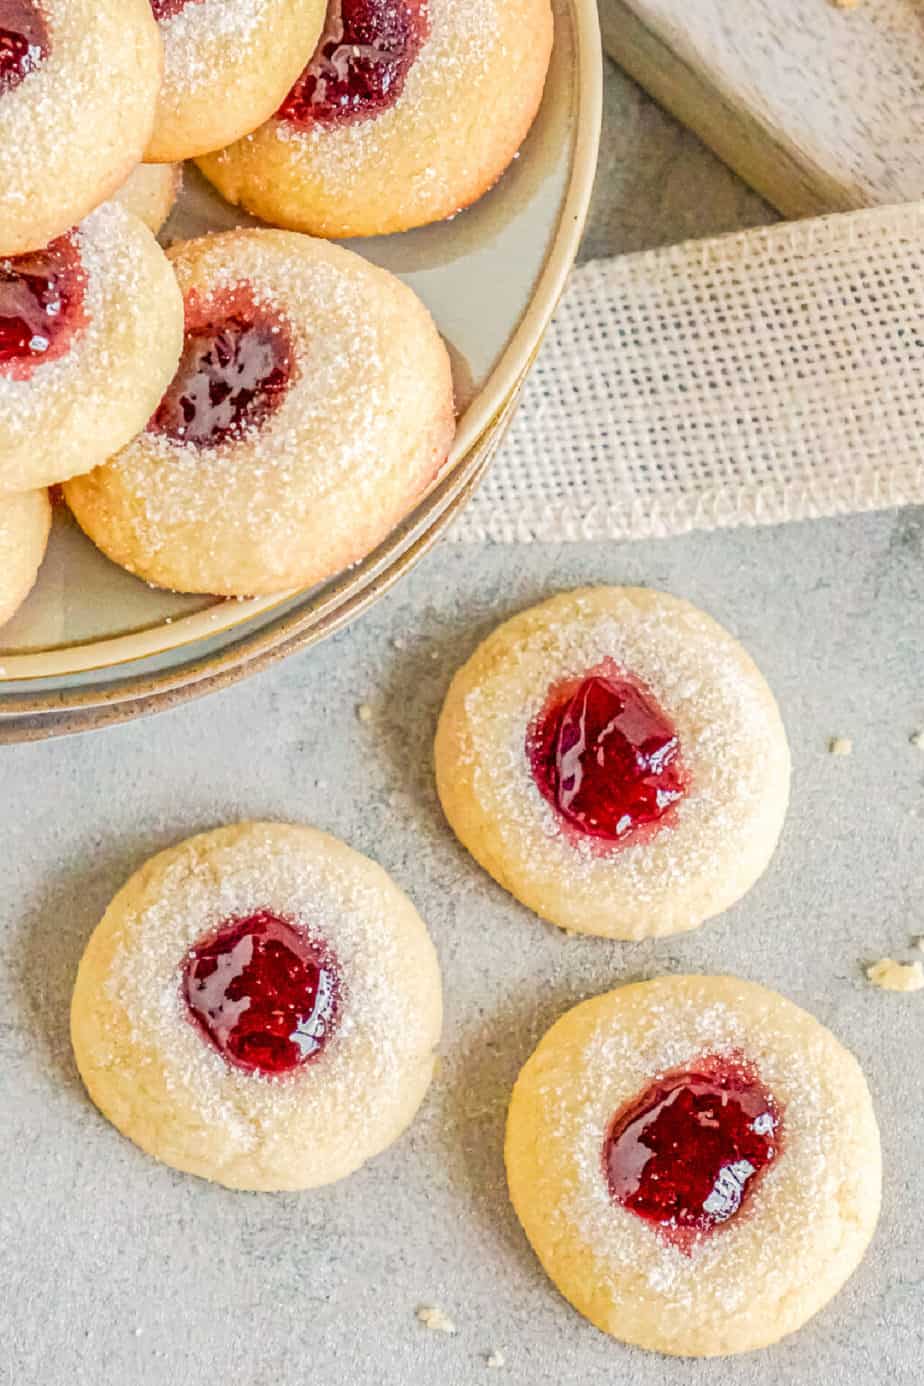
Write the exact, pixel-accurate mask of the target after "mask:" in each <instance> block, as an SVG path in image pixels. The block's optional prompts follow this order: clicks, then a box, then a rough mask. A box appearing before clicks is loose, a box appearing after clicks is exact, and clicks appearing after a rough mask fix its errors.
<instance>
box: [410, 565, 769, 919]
mask: <svg viewBox="0 0 924 1386" xmlns="http://www.w3.org/2000/svg"><path fill="white" fill-rule="evenodd" d="M605 660H613V661H615V663H616V665H618V666H619V667H621V668H622V669H624V670H625V671H626V672H627V673H629V674H630V675H635V677H636V678H638V679H640V680H641V681H642V683H643V684H644V685H645V686H646V687H647V688H649V689H650V690H651V692H652V693H653V695H654V697H655V700H656V702H657V703H658V705H659V706H660V707H661V708H663V710H664V712H665V713H666V715H667V716H668V717H669V719H670V720H671V721H672V722H673V724H674V726H675V727H676V729H677V733H678V735H679V738H680V748H681V755H682V756H683V759H684V763H685V765H686V768H687V771H688V772H689V779H690V787H689V789H688V790H687V792H686V794H685V795H684V796H683V798H682V799H681V800H680V802H679V803H678V804H677V805H676V808H675V810H674V811H673V818H672V821H671V822H670V823H667V822H665V823H664V824H663V825H661V826H659V827H658V829H657V831H655V832H654V833H653V834H652V835H651V836H650V837H649V838H647V840H644V841H638V842H631V841H630V842H628V843H627V844H625V845H624V846H617V847H615V848H613V849H611V850H601V847H600V844H599V843H598V842H596V841H595V840H593V839H590V838H587V837H584V838H582V837H580V836H578V835H577V834H576V833H574V832H566V831H565V830H564V829H563V825H562V822H561V819H560V817H559V816H558V814H557V813H556V812H555V810H554V809H553V807H552V806H551V805H550V804H549V803H548V802H547V800H546V799H545V798H544V796H543V795H542V793H541V792H540V790H539V788H538V786H537V784H536V782H535V779H534V777H533V774H532V769H531V766H530V763H529V758H528V755H527V753H526V740H527V733H528V730H529V728H530V726H531V725H532V723H533V722H534V720H535V719H536V717H537V716H538V715H539V713H540V712H541V710H542V708H543V706H544V703H545V700H546V698H547V696H548V692H549V689H550V688H551V687H552V686H553V685H555V684H557V683H559V682H561V681H563V680H566V679H572V678H579V677H581V676H583V675H584V674H586V673H587V672H588V670H591V669H593V668H595V667H597V666H599V665H600V664H601V663H602V662H603V661H605ZM436 765H437V781H438V787H439V792H440V797H441V799H442V802H443V807H444V809H445V811H446V814H447V817H448V818H449V821H450V823H451V824H452V826H453V828H454V829H455V831H456V833H457V834H458V836H459V837H460V838H461V840H462V841H463V843H464V844H465V845H466V846H467V847H468V848H469V850H470V851H471V852H472V853H473V855H474V856H475V857H476V858H477V859H478V860H479V861H480V862H481V863H482V865H483V866H485V867H486V869H487V870H488V871H490V872H491V874H492V875H494V877H495V878H496V879H497V880H499V881H500V882H501V884H502V885H505V886H506V887H507V888H508V889H509V890H511V891H512V892H513V894H515V895H516V896H517V897H518V898H519V899H521V900H522V901H523V902H524V903H525V904H527V905H529V906H530V907H531V908H532V909H534V910H536V912H537V913H539V914H541V915H542V916H543V917H544V918H547V919H550V920H551V921H552V922H553V923H556V924H559V925H561V926H562V927H564V928H569V929H574V930H577V931H578V932H581V933H597V934H604V935H607V936H610V937H617V938H641V937H648V936H652V935H661V934H669V933H674V932H677V931H680V930H684V929H690V928H694V927H695V926H696V925H698V924H700V923H702V921H703V920H704V919H706V918H709V917H710V916H711V915H713V914H715V913H717V912H719V911H720V910H722V909H725V908H727V907H728V906H729V905H730V904H731V903H733V902H734V901H735V900H737V899H738V898H739V896H740V895H742V894H743V893H744V891H745V890H747V889H748V888H749V887H750V885H751V884H753V882H754V880H756V879H757V877H758V876H759V875H760V874H761V872H762V871H763V869H764V868H765V866H766V864H767V862H768V860H769V858H770V856H771V855H772V852H773V850H774V847H775V845H776V841H777V838H778V836H779V833H780V830H781V828H782V824H783V820H784V817H785V811H786V805H787V801H788V792H789V751H788V746H787V743H786V736H785V731H784V729H783V725H782V722H781V720H780V716H779V711H778V709H777V707H776V704H775V702H774V699H773V696H772V694H771V692H770V690H769V688H768V687H767V685H766V683H765V681H764V679H763V678H762V676H761V674H760V672H759V670H758V669H757V668H756V666H755V665H754V663H753V661H752V660H751V659H750V658H749V656H748V655H747V654H746V653H745V651H744V650H743V649H742V648H741V646H740V645H739V644H738V643H737V641H735V640H734V639H733V638H732V637H731V636H730V635H729V634H728V632H727V631H725V630H723V629H722V627H721V626H719V625H718V624H717V623H716V622H715V621H713V620H712V618H711V617H709V616H707V615H706V614H705V613H704V612H702V611H698V610H697V609H696V608H695V607H693V606H690V605H689V604H688V603H686V602H683V601H681V600H679V599H678V598H675V597H671V596H668V595H667V594H664V593H658V592H649V591H646V590H644V589H641V588H588V589H583V590H579V591H576V592H571V593H565V594H563V595H561V596H559V597H553V598H552V599H551V600H550V601H548V602H545V603H543V604H542V605H540V606H538V607H535V608H533V609H532V610H530V611H527V612H524V613H522V614H521V615H520V616H516V617H514V618H513V620H511V621H508V622H507V623H505V624H504V625H503V626H501V627H499V629H498V630H496V631H495V632H494V634H493V635H491V636H490V637H489V638H488V640H487V641H485V642H484V644H483V645H482V646H481V647H480V648H479V649H478V650H477V651H476V652H475V654H474V655H473V657H472V659H471V660H470V661H469V662H468V664H466V665H465V666H464V667H463V669H462V670H460V671H459V673H458V674H457V675H456V678H455V680H454V681H453V684H452V687H451V688H450V691H449V694H448V696H447V699H446V703H445V706H444V709H443V714H442V717H441V720H440V726H439V731H438V734H437V743H436Z"/></svg>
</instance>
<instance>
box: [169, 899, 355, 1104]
mask: <svg viewBox="0 0 924 1386" xmlns="http://www.w3.org/2000/svg"><path fill="white" fill-rule="evenodd" d="M182 987H183V998H184V1000H185V1002H186V1005H187V1008H188V1010H189V1014H190V1017H191V1018H192V1020H193V1021H194V1022H195V1024H196V1025H198V1027H199V1029H200V1030H201V1031H202V1033H203V1034H204V1035H206V1036H207V1037H208V1039H209V1040H211V1042H212V1044H213V1045H214V1046H215V1048H216V1049H217V1050H218V1052H219V1054H221V1055H222V1056H223V1057H224V1058H225V1059H226V1060H227V1061H228V1063H229V1064H232V1065H233V1066H234V1067H235V1068H240V1069H244V1070H245V1072H247V1073H260V1074H262V1075H263V1076H264V1077H267V1078H272V1077H277V1076H279V1075H281V1074H285V1073H291V1072H292V1070H293V1069H296V1068H301V1066H302V1065H303V1064H306V1063H308V1062H309V1060H311V1059H313V1058H316V1057H317V1055H318V1054H320V1052H321V1050H322V1049H323V1047H324V1045H325V1044H326V1042H327V1040H328V1039H330V1036H331V1034H332V1032H333V1030H334V1027H335V1025H336V1022H337V1008H338V981H337V969H336V966H335V964H334V961H333V959H332V958H331V956H330V954H329V952H328V950H327V949H326V948H325V947H324V946H323V945H322V944H319V943H317V942H316V941H315V940H314V939H311V938H309V936H308V935H307V934H306V933H305V932H304V931H303V930H301V929H297V928H295V926H294V925H292V924H290V923H288V922H287V921H286V920H285V919H280V918H279V917H278V916H277V915H275V914H272V913H271V912H270V911H269V910H261V911H260V912H259V913H257V914H252V915H249V916H248V917H247V918H246V919H231V920H229V921H228V922H227V923H226V924H222V925H221V927H220V928H219V929H217V930H216V931H215V932H214V933H212V934H209V935H207V937H205V938H203V939H200V940H199V942H198V943H197V944H196V945H195V947H194V948H191V949H190V951H189V952H188V953H187V955H186V959H185V961H184V964H183V981H182Z"/></svg>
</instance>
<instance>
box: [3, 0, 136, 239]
mask: <svg viewBox="0 0 924 1386" xmlns="http://www.w3.org/2000/svg"><path fill="white" fill-rule="evenodd" d="M162 65H163V52H162V48H161V41H160V34H159V33H158V29H157V25H156V23H155V22H154V16H153V15H152V13H151V6H150V3H149V0H0V189H2V196H0V256H3V255H21V254H22V253H23V252H24V251H27V250H40V249H41V248H42V247H43V246H46V245H48V244H49V242H50V241H53V240H55V238H56V237H58V236H61V235H63V234H64V233H65V232H66V231H69V230H70V228H71V227H72V226H74V225H75V224H76V223H77V222H78V221H81V220H82V219H83V218H84V217H85V216H86V215H87V213H88V212H91V211H92V210H93V208H94V207H98V206H99V204H100V203H101V202H103V201H104V200H105V199H106V198H107V197H109V196H110V195H111V194H112V193H113V192H115V190H116V188H118V187H119V186H120V184H122V183H124V181H125V179H126V178H127V177H128V175H129V173H130V172H131V170H132V169H133V168H134V167H135V165H136V164H137V163H138V162H139V160H140V159H141V156H142V155H143V153H144V150H145V146H146V145H147V143H148V140H149V139H150V136H151V130H152V129H153V126H154V111H155V108H156V104H157V93H158V91H159V89H160V79H161V72H162Z"/></svg>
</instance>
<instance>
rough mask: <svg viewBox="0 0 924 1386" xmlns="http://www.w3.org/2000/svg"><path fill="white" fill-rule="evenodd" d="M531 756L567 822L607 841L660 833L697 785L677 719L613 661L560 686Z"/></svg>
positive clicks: (534, 734) (532, 736) (534, 735)
mask: <svg viewBox="0 0 924 1386" xmlns="http://www.w3.org/2000/svg"><path fill="white" fill-rule="evenodd" d="M526 751H527V755H528V757H529V761H530V765H531V766H532V771H533V777H534V778H535V781H536V784H537V785H538V786H539V789H540V791H541V793H542V794H543V796H544V797H545V798H546V799H547V800H548V802H549V803H550V804H551V805H552V807H553V808H554V809H556V810H557V812H558V813H559V815H560V816H561V818H562V819H563V820H564V822H565V823H566V824H567V825H568V826H569V827H570V828H571V829H573V830H576V831H577V832H578V833H581V834H584V835H587V836H589V837H592V838H596V839H599V840H600V841H601V842H603V843H622V842H625V841H626V840H627V839H628V838H629V837H630V836H633V835H638V834H639V833H640V832H644V831H645V830H646V829H647V830H648V831H649V832H650V831H653V830H654V828H655V827H656V826H657V825H658V824H659V823H660V822H661V820H662V819H664V818H665V815H668V814H669V813H670V810H671V809H672V807H673V806H674V805H675V804H676V803H677V802H678V800H679V799H681V798H682V797H683V795H684V793H685V792H686V790H687V788H688V784H689V780H688V776H687V774H686V771H685V769H684V766H683V761H682V758H681V754H680V741H679V739H678V736H677V732H676V730H675V728H674V726H673V725H672V723H671V721H670V719H669V718H668V717H667V715H666V713H664V712H663V711H662V709H661V708H660V707H659V706H658V704H657V703H656V702H655V699H654V697H653V695H652V694H651V693H650V692H649V691H648V689H647V688H645V686H644V685H643V684H642V683H641V682H640V681H639V680H638V679H636V678H634V677H633V676H632V675H630V674H626V673H624V672H623V671H622V670H620V669H619V667H618V666H617V665H616V664H615V663H614V662H613V661H612V660H606V661H605V662H604V663H603V664H601V665H600V666H599V667H598V668H596V669H593V670H591V672H590V673H589V674H587V675H585V677H584V678H581V679H572V680H568V681H567V682H565V683H562V684H558V685H556V686H555V687H553V688H552V690H551V691H550V694H549V698H548V700H547V702H546V706H545V708H544V709H543V711H542V713H541V714H540V715H539V717H538V718H537V720H536V722H535V723H534V724H533V725H532V726H531V727H530V729H529V732H528V734H527V738H526Z"/></svg>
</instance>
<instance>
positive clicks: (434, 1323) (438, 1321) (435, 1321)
mask: <svg viewBox="0 0 924 1386" xmlns="http://www.w3.org/2000/svg"><path fill="white" fill-rule="evenodd" d="M417 1317H418V1318H419V1319H420V1322H421V1323H422V1324H424V1325H425V1326H426V1327H427V1328H429V1329H430V1331H431V1332H433V1333H448V1334H449V1335H450V1336H452V1334H454V1333H457V1332H458V1329H457V1328H456V1326H455V1324H454V1323H453V1321H452V1319H451V1318H450V1317H449V1315H448V1314H444V1313H443V1311H442V1309H438V1308H437V1307H436V1306H435V1305H432V1304H431V1305H426V1304H424V1305H421V1307H420V1308H419V1309H418V1310H417Z"/></svg>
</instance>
